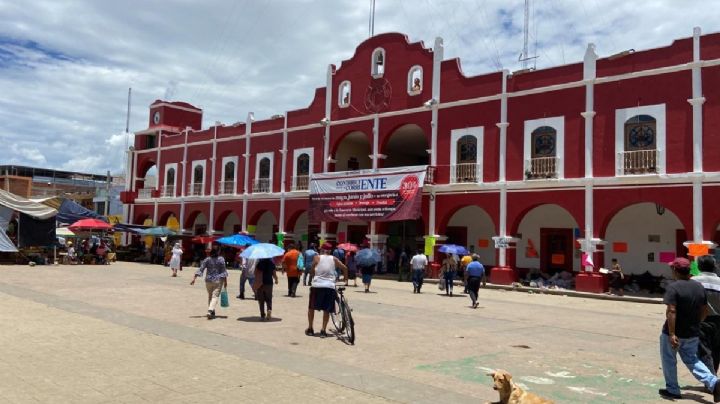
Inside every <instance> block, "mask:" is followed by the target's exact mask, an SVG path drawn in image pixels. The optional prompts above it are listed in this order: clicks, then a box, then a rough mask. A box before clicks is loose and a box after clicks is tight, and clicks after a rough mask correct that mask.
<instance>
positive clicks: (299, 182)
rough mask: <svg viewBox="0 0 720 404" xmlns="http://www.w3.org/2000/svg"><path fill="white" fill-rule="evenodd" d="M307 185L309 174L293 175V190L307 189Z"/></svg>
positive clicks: (308, 183)
mask: <svg viewBox="0 0 720 404" xmlns="http://www.w3.org/2000/svg"><path fill="white" fill-rule="evenodd" d="M309 185H310V176H309V175H298V176H297V177H293V185H292V190H293V191H307V190H308V187H309Z"/></svg>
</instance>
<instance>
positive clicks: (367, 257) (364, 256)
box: [355, 248, 381, 267]
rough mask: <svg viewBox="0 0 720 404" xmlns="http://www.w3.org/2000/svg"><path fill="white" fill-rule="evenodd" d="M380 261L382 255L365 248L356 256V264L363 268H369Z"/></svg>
mask: <svg viewBox="0 0 720 404" xmlns="http://www.w3.org/2000/svg"><path fill="white" fill-rule="evenodd" d="M380 261H381V258H380V253H379V252H378V251H377V250H375V249H370V248H364V249H362V250H360V251H358V252H357V254H355V263H357V264H358V265H360V266H362V267H369V266H372V265H375V264H377V263H378V262H380Z"/></svg>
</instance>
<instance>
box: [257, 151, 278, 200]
mask: <svg viewBox="0 0 720 404" xmlns="http://www.w3.org/2000/svg"><path fill="white" fill-rule="evenodd" d="M264 158H268V159H270V176H269V177H268V180H269V181H268V183H269V185H268V192H269V193H272V192H273V169H274V168H275V167H274V166H275V153H273V152H265V153H258V154H256V155H255V181H256V182H257V180H259V179H260V161H262V159H264Z"/></svg>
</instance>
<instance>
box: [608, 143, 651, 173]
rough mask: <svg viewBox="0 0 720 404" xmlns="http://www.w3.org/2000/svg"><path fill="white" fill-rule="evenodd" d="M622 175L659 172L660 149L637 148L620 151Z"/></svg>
mask: <svg viewBox="0 0 720 404" xmlns="http://www.w3.org/2000/svg"><path fill="white" fill-rule="evenodd" d="M618 158H619V160H620V175H633V174H657V172H658V169H657V161H658V150H657V149H654V150H636V151H626V152H621V153H618Z"/></svg>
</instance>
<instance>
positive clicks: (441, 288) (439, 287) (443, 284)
mask: <svg viewBox="0 0 720 404" xmlns="http://www.w3.org/2000/svg"><path fill="white" fill-rule="evenodd" d="M438 289H440V290H445V279H440V282H438Z"/></svg>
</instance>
